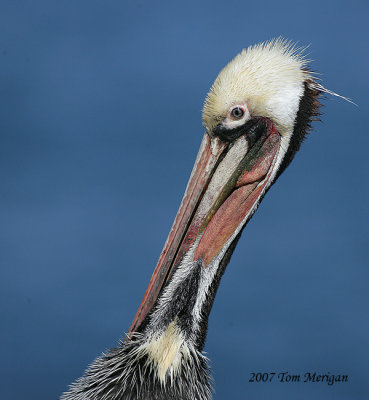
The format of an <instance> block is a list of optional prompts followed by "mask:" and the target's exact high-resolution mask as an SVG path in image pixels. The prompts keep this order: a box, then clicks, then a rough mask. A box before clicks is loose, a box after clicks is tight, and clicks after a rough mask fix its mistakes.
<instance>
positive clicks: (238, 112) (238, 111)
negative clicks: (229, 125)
mask: <svg viewBox="0 0 369 400" xmlns="http://www.w3.org/2000/svg"><path fill="white" fill-rule="evenodd" d="M232 116H233V117H234V118H241V117H243V110H242V108H240V107H235V108H234V109H233V110H232Z"/></svg>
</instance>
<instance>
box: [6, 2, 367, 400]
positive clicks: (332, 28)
mask: <svg viewBox="0 0 369 400" xmlns="http://www.w3.org/2000/svg"><path fill="white" fill-rule="evenodd" d="M368 11H369V9H368V2H367V1H351V2H347V1H335V2H324V1H315V0H313V1H309V2H306V1H297V0H294V1H273V2H272V1H270V2H267V1H258V2H248V1H188V2H174V1H168V2H153V1H137V2H133V1H130V2H128V1H122V0H121V1H96V0H88V1H50V0H49V1H32V2H31V1H16V0H12V1H9V0H2V1H1V4H0V30H1V34H0V60H1V61H0V84H1V86H0V87H1V89H0V90H1V96H0V182H1V189H0V223H1V224H0V262H1V272H0V274H1V276H0V297H1V330H0V346H1V363H0V369H1V371H0V376H1V381H2V382H1V386H0V391H1V393H0V397H1V399H4V400H18V399H19V400H23V399H28V400H32V399H35V400H36V399H37V400H43V399H45V400H46V399H56V398H57V397H58V396H59V395H60V394H61V393H62V391H63V390H65V389H66V387H67V385H68V384H69V383H70V382H71V381H73V380H74V379H75V378H77V377H79V376H80V375H81V374H82V372H83V370H84V368H85V367H86V366H87V365H88V363H89V362H91V361H92V360H93V359H94V358H95V357H96V356H97V355H99V354H100V353H101V352H102V351H103V350H105V349H106V348H108V347H111V346H114V345H115V344H116V342H117V340H118V339H119V338H121V337H122V336H123V334H124V332H125V331H126V330H127V329H128V327H129V325H130V323H131V320H132V318H133V316H134V314H135V312H136V310H137V307H138V305H139V303H140V301H141V298H142V296H143V293H144V290H145V288H146V285H147V283H148V281H149V278H150V276H151V273H152V270H153V267H154V266H155V264H156V261H157V258H158V256H159V254H160V251H161V248H162V246H163V244H164V241H165V239H166V236H167V234H168V232H169V228H170V226H171V223H172V221H173V218H174V216H175V214H176V211H177V208H178V205H179V203H180V200H181V197H182V195H183V191H184V188H185V184H186V182H187V179H188V176H189V173H190V170H191V168H192V164H193V161H194V159H195V156H196V153H197V150H198V146H199V144H200V141H201V138H202V135H203V128H202V126H201V108H202V104H203V99H204V97H205V95H206V93H207V91H208V89H209V87H210V85H211V84H212V82H213V80H214V79H215V77H216V76H217V74H218V72H219V71H220V69H221V68H222V67H223V66H224V65H225V64H226V63H227V62H228V61H229V60H230V59H231V58H232V57H234V56H235V55H236V54H237V53H238V52H239V51H240V50H241V49H242V48H243V47H247V46H248V45H250V44H254V43H258V42H261V41H264V40H267V39H270V38H273V37H276V36H279V35H282V36H284V37H286V38H289V39H291V40H294V41H298V42H299V43H300V45H303V46H305V45H309V44H310V45H311V46H310V48H309V49H308V54H309V58H311V59H312V60H314V61H313V62H312V63H311V66H312V68H313V69H314V70H315V71H318V72H320V73H321V74H322V75H321V78H322V81H323V84H324V85H325V86H326V87H328V88H329V89H331V90H334V91H337V92H338V93H341V94H343V95H345V96H348V97H350V98H352V99H353V100H354V101H355V103H357V104H358V106H354V105H352V104H350V103H347V102H345V101H343V100H341V99H338V98H333V97H331V96H328V97H327V99H326V100H324V104H325V107H324V108H323V113H324V115H323V116H322V120H323V123H315V124H314V128H315V129H314V132H313V133H311V135H310V136H309V138H308V140H307V141H306V143H305V144H304V146H303V148H302V150H301V152H300V153H299V154H297V157H296V159H295V160H294V162H293V163H292V165H291V167H290V168H288V170H286V172H285V173H284V174H283V175H282V177H281V178H280V179H279V181H278V182H277V184H276V185H275V186H274V187H273V188H272V189H271V191H270V192H269V193H268V195H267V197H266V198H265V199H264V201H263V203H262V204H261V206H260V208H259V210H258V212H257V213H256V215H255V217H254V218H253V219H252V221H251V222H250V223H249V225H248V227H247V228H246V230H245V232H244V234H243V237H242V238H241V240H240V242H239V245H238V247H237V249H236V251H235V253H234V256H233V259H232V261H231V263H230V265H229V267H228V270H227V272H226V274H225V276H224V279H223V282H222V284H221V286H220V289H219V292H218V295H217V298H216V301H215V305H214V308H213V311H212V314H211V318H210V327H209V335H208V340H207V344H206V351H207V352H208V354H209V356H210V358H211V360H212V366H213V372H214V377H215V389H216V395H215V399H216V400H221V399H222V400H228V399H246V398H248V399H260V398H274V399H297V398H298V399H300V400H304V399H306V400H310V399H312V398H314V399H324V400H326V399H350V400H351V399H364V398H367V396H368V394H369V384H368V371H369V346H368V338H369V290H368V285H369V269H368V239H369V237H368V200H369V190H368V166H369V165H368V164H369V162H368V148H369V134H368V122H367V121H368V119H367V110H368V108H369V101H368V97H369V96H368V67H369V63H368V58H369V55H368V16H369V12H368ZM253 371H254V372H259V371H261V372H268V371H275V372H284V371H289V372H290V373H291V374H301V375H303V374H304V373H305V372H307V371H310V372H315V371H316V372H318V373H327V372H330V373H334V374H348V375H349V382H348V383H345V384H335V385H334V386H328V385H327V384H326V383H324V384H323V383H319V384H318V383H316V384H311V383H290V384H287V383H279V382H277V381H276V380H275V381H273V382H272V383H249V382H248V379H249V377H250V373H251V372H253Z"/></svg>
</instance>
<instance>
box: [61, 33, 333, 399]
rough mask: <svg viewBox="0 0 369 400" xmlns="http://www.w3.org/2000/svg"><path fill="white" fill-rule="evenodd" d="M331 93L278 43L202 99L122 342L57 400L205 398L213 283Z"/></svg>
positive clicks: (232, 70)
mask: <svg viewBox="0 0 369 400" xmlns="http://www.w3.org/2000/svg"><path fill="white" fill-rule="evenodd" d="M322 92H327V93H331V94H334V93H332V92H330V91H328V90H327V89H325V88H324V87H323V86H321V85H320V84H319V83H318V82H317V81H316V79H315V77H314V74H312V73H311V72H309V69H308V68H307V61H306V59H305V58H304V56H303V54H302V51H300V50H298V49H296V47H295V46H293V45H292V44H290V43H288V42H286V41H283V40H281V39H277V40H273V41H271V42H267V43H262V44H259V45H257V46H253V47H249V48H248V49H246V50H243V51H242V52H241V53H240V54H238V55H237V56H236V57H235V58H234V59H233V60H232V61H231V62H230V63H229V64H228V65H227V66H226V67H225V68H224V69H223V70H222V71H221V72H220V74H219V76H218V77H217V79H216V80H215V82H214V84H213V86H212V87H211V89H210V92H209V94H208V96H207V98H206V100H205V104H204V109H203V125H204V127H205V129H206V131H205V134H204V137H203V140H202V143H201V146H200V150H199V153H198V156H197V159H196V162H195V166H194V168H193V171H192V174H191V177H190V180H189V183H188V185H187V189H186V192H185V195H184V198H183V201H182V203H181V205H180V208H179V211H178V214H177V216H176V218H175V221H174V223H173V227H172V229H171V231H170V233H169V236H168V239H167V241H166V243H165V246H164V249H163V251H162V253H161V255H160V258H159V261H158V264H157V266H156V269H155V271H154V273H153V275H152V278H151V280H150V283H149V286H148V288H147V290H146V293H145V295H144V298H143V300H142V303H141V305H140V307H139V309H138V311H137V314H136V316H135V318H134V320H133V322H132V325H131V327H130V329H129V332H128V334H127V335H126V338H125V339H124V340H123V341H122V342H121V343H120V344H119V345H118V346H117V347H116V348H114V349H111V350H109V351H108V352H107V353H105V354H103V355H101V356H100V357H98V358H97V359H96V360H95V361H94V362H93V363H92V364H91V365H90V366H89V367H88V368H87V370H86V371H85V373H84V375H83V376H82V377H81V378H79V379H78V380H77V381H76V382H75V383H73V384H72V385H71V386H70V388H69V391H68V392H66V393H64V394H63V395H62V397H61V399H62V400H117V399H122V400H123V399H125V400H128V399H129V400H136V399H140V400H168V399H171V400H208V399H211V392H212V390H211V377H210V372H209V366H208V361H207V358H206V357H205V356H204V355H203V353H202V350H203V347H204V343H205V337H206V332H207V323H208V316H209V313H210V310H211V308H212V305H213V301H214V297H215V294H216V291H217V288H218V286H219V283H220V279H221V277H222V275H223V273H224V270H225V268H226V266H227V264H228V262H229V260H230V258H231V255H232V252H233V250H234V248H235V246H236V244H237V242H238V239H239V238H240V235H241V232H242V230H243V228H244V227H245V225H246V223H247V222H248V221H249V219H250V218H251V217H252V215H253V213H254V212H255V211H256V209H257V207H258V205H259V204H260V202H261V200H262V199H263V197H264V195H265V194H266V192H267V191H268V190H269V188H270V187H271V185H272V184H273V183H274V182H275V181H276V179H277V178H278V177H279V176H280V174H281V173H282V172H283V171H284V169H285V168H286V167H287V166H288V165H289V164H290V162H291V161H292V159H293V157H294V156H295V154H296V152H297V151H298V150H299V149H300V146H301V143H302V141H303V139H304V137H305V135H306V133H307V132H308V131H309V130H310V123H311V121H312V120H314V119H316V118H317V117H318V115H319V105H320V104H319V95H320V94H321V93H322Z"/></svg>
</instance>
